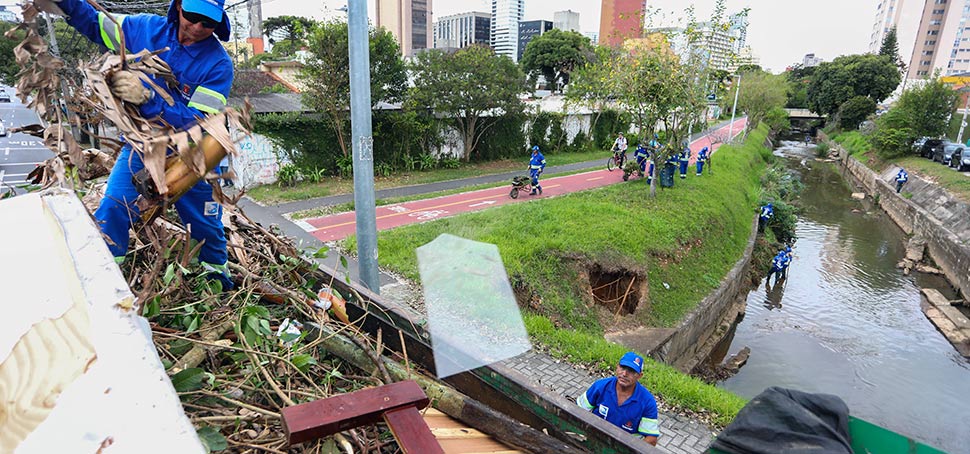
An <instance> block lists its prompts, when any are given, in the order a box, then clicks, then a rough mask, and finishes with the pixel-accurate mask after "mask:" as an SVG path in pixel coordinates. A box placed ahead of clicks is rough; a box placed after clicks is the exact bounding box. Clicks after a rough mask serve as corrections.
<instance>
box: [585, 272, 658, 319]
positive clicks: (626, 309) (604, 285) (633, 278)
mask: <svg viewBox="0 0 970 454" xmlns="http://www.w3.org/2000/svg"><path fill="white" fill-rule="evenodd" d="M644 279H646V277H644V276H642V275H640V274H639V273H635V272H631V271H629V270H618V271H617V270H606V269H603V267H601V266H599V265H593V266H592V267H591V268H590V269H589V286H590V289H591V290H592V292H593V302H594V303H596V305H597V306H601V307H603V308H606V309H607V310H609V311H610V312H612V313H614V314H617V315H630V314H633V312H634V311H636V309H637V305H639V304H640V298H641V296H642V295H641V289H642V288H644V285H643V284H644Z"/></svg>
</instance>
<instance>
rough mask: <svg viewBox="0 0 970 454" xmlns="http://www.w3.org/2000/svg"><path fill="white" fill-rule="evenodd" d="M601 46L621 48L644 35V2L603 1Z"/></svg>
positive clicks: (641, 0) (627, 0)
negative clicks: (630, 40)
mask: <svg viewBox="0 0 970 454" xmlns="http://www.w3.org/2000/svg"><path fill="white" fill-rule="evenodd" d="M602 2H603V3H602V10H601V11H602V12H601V15H600V36H599V43H600V45H605V46H611V47H619V46H621V45H623V42H624V41H626V40H628V39H635V38H640V37H641V36H642V35H643V16H644V14H645V12H646V2H645V1H644V0H602Z"/></svg>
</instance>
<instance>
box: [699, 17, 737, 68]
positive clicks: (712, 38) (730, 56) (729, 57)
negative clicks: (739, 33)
mask: <svg viewBox="0 0 970 454" xmlns="http://www.w3.org/2000/svg"><path fill="white" fill-rule="evenodd" d="M699 29H700V32H701V33H703V34H704V38H705V40H704V41H705V43H704V45H705V47H706V49H705V51H706V52H707V53H708V55H707V56H708V61H709V62H710V65H711V68H713V69H724V70H730V69H731V68H732V67H733V68H737V64H736V63H737V62H736V60H737V55H738V53H737V52H736V51H735V48H736V46H735V42H736V40H737V37H736V36H735V35H734V34H732V32H731V30H732V29H731V28H730V27H728V29H727V30H725V29H723V28H721V27H716V26H714V25H713V24H712V23H710V22H705V23H702V24H700V27H699Z"/></svg>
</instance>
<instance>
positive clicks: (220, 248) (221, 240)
mask: <svg viewBox="0 0 970 454" xmlns="http://www.w3.org/2000/svg"><path fill="white" fill-rule="evenodd" d="M144 167H145V165H144V164H143V163H142V161H141V156H139V155H138V153H134V152H132V150H131V146H129V145H125V146H124V148H122V149H121V153H119V154H118V160H117V161H115V165H114V168H112V169H111V174H110V175H109V176H108V187H107V189H106V190H105V195H104V198H103V199H102V200H101V206H99V207H98V210H97V211H95V213H94V217H95V219H97V221H98V224H99V225H100V227H101V231H102V232H104V234H105V235H107V236H108V238H110V239H111V242H113V243H114V244H110V243H109V244H108V249H109V250H110V251H111V254H112V255H114V256H115V257H124V256H125V254H126V253H127V252H128V230H129V229H130V228H131V226H132V224H133V223H134V221H136V220H137V219H138V217H139V216H140V214H141V213H140V211H139V210H138V207H136V206H135V199H137V198H138V191H137V190H136V189H135V185H134V183H133V182H132V180H131V177H132V175H134V174H136V173H138V172H139V171H140V170H141V169H143V168H144ZM175 209H176V211H178V214H179V218H181V219H182V223H183V224H185V227H186V228H188V229H190V231H191V235H192V239H194V240H196V241H200V242H201V241H205V243H204V244H203V245H202V248H201V249H200V250H199V260H200V261H202V262H205V263H209V264H212V265H217V266H224V265H225V264H226V262H227V261H228V254H227V253H226V232H225V230H223V227H222V206H221V205H219V204H218V203H216V202H215V201H214V200H213V198H212V188H211V187H209V184H208V183H206V182H205V180H200V181H199V182H198V183H196V185H195V186H193V187H192V189H189V191H188V192H187V193H185V195H183V196H182V197H181V198H180V199H178V200H177V201H176V202H175Z"/></svg>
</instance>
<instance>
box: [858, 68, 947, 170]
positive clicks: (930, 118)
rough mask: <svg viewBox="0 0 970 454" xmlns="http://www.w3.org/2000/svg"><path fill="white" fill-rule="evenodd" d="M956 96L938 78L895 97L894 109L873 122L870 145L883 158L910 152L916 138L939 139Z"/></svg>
mask: <svg viewBox="0 0 970 454" xmlns="http://www.w3.org/2000/svg"><path fill="white" fill-rule="evenodd" d="M958 99H959V95H958V93H957V92H956V91H954V90H953V88H952V87H950V86H949V85H947V84H945V83H943V81H941V80H940V78H939V75H937V76H936V77H934V78H933V79H932V80H930V81H928V82H927V83H926V84H924V85H922V86H920V87H916V88H911V89H908V90H906V91H904V92H903V94H902V95H900V96H899V101H897V102H896V105H895V106H894V107H893V108H892V109H889V111H888V112H886V113H885V114H883V115H882V116H880V117H879V119H878V120H877V121H876V132H875V133H874V134H873V143H874V144H875V145H876V149H877V150H878V151H879V153H880V155H882V156H883V157H885V158H891V157H895V156H901V155H903V154H905V153H908V152H911V149H910V144H912V143H913V141H914V140H916V138H918V137H940V136H942V135H943V134H944V133H945V132H946V128H947V124H948V120H949V118H950V115H951V114H952V113H953V109H954V107H955V106H956V103H957V100H958Z"/></svg>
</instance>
